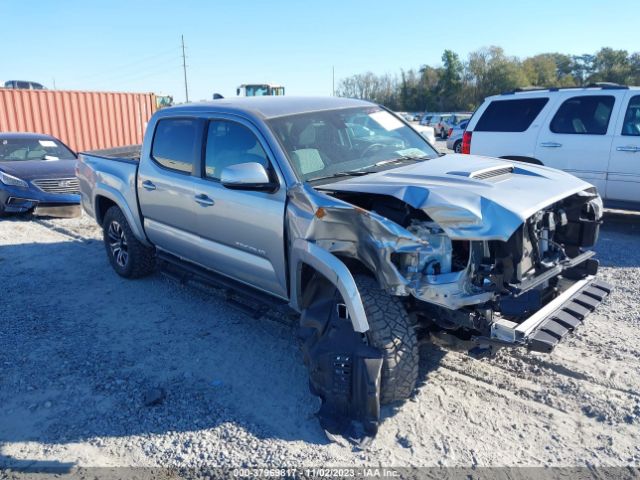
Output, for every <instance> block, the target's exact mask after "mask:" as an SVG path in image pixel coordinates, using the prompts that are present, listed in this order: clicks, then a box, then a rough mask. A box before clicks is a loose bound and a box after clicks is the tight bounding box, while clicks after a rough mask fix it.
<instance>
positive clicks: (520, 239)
mask: <svg viewBox="0 0 640 480" xmlns="http://www.w3.org/2000/svg"><path fill="white" fill-rule="evenodd" d="M332 195H334V196H336V197H337V198H340V199H341V200H345V201H347V202H349V203H352V204H354V205H357V206H359V207H361V208H364V209H366V210H368V211H371V212H372V213H376V214H379V215H381V216H384V217H385V218H387V219H389V220H391V221H393V222H394V223H396V224H398V225H400V226H402V227H403V228H405V229H406V230H407V231H408V232H410V233H411V234H412V235H414V236H415V237H416V238H418V239H420V240H422V241H423V242H424V244H423V245H422V246H421V247H419V248H415V249H413V250H411V249H399V250H398V251H396V252H393V253H391V255H390V260H391V262H392V263H393V264H394V265H395V266H396V268H397V270H398V272H399V273H400V275H402V277H403V278H404V279H405V280H406V288H407V290H408V291H409V292H410V293H411V294H412V295H413V297H415V299H416V300H417V302H414V303H413V309H414V311H417V313H418V315H419V316H424V317H427V319H428V320H429V321H433V322H435V323H436V324H438V326H440V327H442V328H446V329H451V330H457V329H459V328H465V329H472V330H474V331H476V333H477V334H478V335H482V336H484V335H486V336H489V335H490V329H491V323H492V322H493V320H494V315H496V314H497V316H498V317H499V318H508V319H510V320H512V321H516V322H518V321H520V320H523V319H524V318H525V317H526V316H527V315H528V314H530V313H531V312H535V311H537V310H539V309H540V308H541V307H542V306H543V305H544V304H546V303H547V302H548V301H550V300H551V299H553V298H554V297H556V296H557V295H558V293H560V291H562V288H563V285H562V282H561V280H562V279H563V278H567V279H570V280H577V279H580V278H584V277H585V276H587V275H595V274H596V272H597V269H598V262H597V261H596V260H593V259H591V257H592V256H593V252H590V251H585V249H587V248H589V247H591V246H593V245H594V244H595V243H596V241H597V238H598V232H599V227H600V224H601V217H602V204H601V201H600V199H599V197H598V196H597V194H596V193H595V190H593V191H591V192H588V191H584V192H580V193H578V194H575V195H572V196H570V197H568V198H566V199H563V200H562V201H560V202H557V203H555V204H553V205H551V206H549V207H546V208H544V209H543V210H540V211H538V212H536V213H535V214H534V215H532V216H531V217H530V218H528V219H527V220H526V221H525V222H524V223H523V224H522V225H521V226H520V227H519V228H518V229H516V231H515V232H514V233H513V234H512V235H511V237H510V238H509V239H508V240H507V241H506V242H504V241H500V240H489V241H481V240H460V239H456V240H452V239H451V238H450V237H449V235H448V234H447V233H446V232H445V231H444V230H443V229H442V228H441V227H440V226H439V225H438V224H437V223H436V222H434V221H433V220H431V219H430V218H429V217H428V216H427V215H426V214H425V213H424V212H423V211H421V210H418V209H415V208H413V207H411V206H410V205H408V204H406V203H404V202H402V201H400V200H398V199H396V198H393V197H387V196H372V195H353V194H344V193H341V192H335V193H332ZM461 307H462V308H461Z"/></svg>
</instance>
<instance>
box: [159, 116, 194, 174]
mask: <svg viewBox="0 0 640 480" xmlns="http://www.w3.org/2000/svg"><path fill="white" fill-rule="evenodd" d="M197 127H198V125H197V122H196V120H194V119H190V118H170V119H165V120H160V121H159V122H158V125H157V126H156V131H155V134H154V136H153V145H152V148H151V157H152V158H153V159H154V160H155V161H156V163H158V164H160V165H161V166H163V167H165V168H168V169H170V170H174V171H176V172H181V173H189V174H190V173H191V170H192V169H193V164H194V159H195V158H196V155H195V151H196V148H195V146H196V133H197V131H198V128H197Z"/></svg>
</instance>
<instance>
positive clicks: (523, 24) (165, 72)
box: [0, 0, 640, 101]
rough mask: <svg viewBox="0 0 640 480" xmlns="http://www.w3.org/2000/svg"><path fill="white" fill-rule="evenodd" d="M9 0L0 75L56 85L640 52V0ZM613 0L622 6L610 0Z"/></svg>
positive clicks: (326, 91) (293, 79)
mask: <svg viewBox="0 0 640 480" xmlns="http://www.w3.org/2000/svg"><path fill="white" fill-rule="evenodd" d="M608 5H609V4H607V3H606V2H605V3H603V2H602V1H601V0H600V1H592V0H581V1H580V2H578V1H562V0H555V1H547V0H539V1H536V2H525V1H513V0H512V1H491V2H489V1H472V0H456V1H451V0H450V1H442V0H439V1H438V2H433V1H430V0H422V1H414V0H410V1H379V0H370V1H361V0H353V1H349V0H342V1H334V0H324V1H315V2H313V1H308V0H307V1H305V0H300V1H289V0H287V1H285V0H282V1H279V0H272V1H270V2H266V1H257V0H244V1H234V2H232V1H226V0H219V1H213V0H210V1H204V0H202V1H194V0H181V1H177V0H171V1H164V0H156V1H146V0H128V1H123V0H111V1H106V0H105V1H100V0H93V1H91V0H29V1H26V2H21V1H16V0H10V1H9V0H0V6H1V7H2V29H1V30H0V45H2V49H1V52H2V61H1V63H0V65H1V67H0V72H1V73H0V80H2V81H4V80H9V79H20V80H22V79H24V80H33V81H37V82H40V83H43V84H44V85H45V86H47V87H49V88H52V87H53V82H54V79H55V84H56V87H57V88H63V89H77V90H113V91H137V92H148V91H152V92H156V93H166V94H172V95H174V97H175V99H176V100H177V101H183V100H184V83H183V76H182V69H181V62H182V60H181V57H180V53H181V50H180V35H181V34H184V36H185V43H186V45H187V57H188V58H187V65H188V70H187V75H188V78H189V90H190V94H189V96H190V99H191V100H201V99H210V98H211V95H212V94H213V92H220V93H222V94H223V95H225V96H230V95H235V88H236V87H237V86H238V85H239V84H241V83H251V82H273V83H281V84H283V85H285V86H286V88H287V94H289V95H330V94H331V88H332V85H331V82H332V67H335V76H336V83H337V82H338V80H339V79H340V78H343V77H346V76H349V75H352V74H354V73H360V72H365V71H369V70H370V71H373V72H375V73H399V71H400V69H409V68H417V67H419V66H420V65H423V64H429V65H434V66H435V65H439V64H440V63H441V61H440V57H441V55H442V52H443V50H444V49H445V48H449V49H452V50H454V51H456V52H458V53H459V54H460V55H461V56H462V58H465V57H466V55H467V54H468V53H469V52H470V51H473V50H476V49H478V48H481V47H483V46H489V45H499V46H502V47H503V48H504V49H505V51H506V53H507V54H509V55H516V56H520V57H523V56H529V55H533V54H536V53H541V52H553V51H558V52H563V53H572V54H582V53H593V52H595V51H596V50H598V49H599V48H600V47H603V46H609V47H612V48H620V49H626V50H629V51H638V50H640V33H638V31H637V28H636V27H635V26H633V25H632V24H631V23H629V22H630V21H631V19H635V20H634V21H637V20H638V19H640V1H638V0H619V1H617V2H615V8H608ZM612 5H613V4H612Z"/></svg>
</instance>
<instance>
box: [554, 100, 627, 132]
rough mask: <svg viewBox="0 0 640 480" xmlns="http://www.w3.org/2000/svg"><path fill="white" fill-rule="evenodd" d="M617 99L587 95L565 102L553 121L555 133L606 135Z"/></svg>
mask: <svg viewBox="0 0 640 480" xmlns="http://www.w3.org/2000/svg"><path fill="white" fill-rule="evenodd" d="M614 102H615V98H614V97H613V96H611V95H588V96H587V95H585V96H581V97H572V98H569V99H568V100H565V101H564V103H563V104H562V105H560V108H559V109H558V112H557V113H556V115H555V116H554V117H553V120H551V124H550V125H549V128H550V129H551V131H552V132H553V133H569V134H578V135H605V134H606V133H607V127H608V126H609V119H610V118H611V111H612V110H613V104H614Z"/></svg>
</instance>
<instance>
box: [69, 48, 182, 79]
mask: <svg viewBox="0 0 640 480" xmlns="http://www.w3.org/2000/svg"><path fill="white" fill-rule="evenodd" d="M177 53H178V52H176V51H175V48H172V49H170V50H164V51H163V52H161V53H156V54H154V55H148V56H146V57H142V58H140V59H137V60H134V61H131V62H128V63H125V64H121V65H115V66H110V67H109V69H108V70H105V71H100V72H93V73H90V74H87V75H80V76H77V77H75V79H76V80H88V79H92V78H96V77H102V78H110V77H114V76H118V75H120V73H119V72H121V71H122V70H129V69H131V68H132V67H140V65H142V64H148V63H149V62H150V61H151V60H157V59H160V58H162V59H165V60H166V59H168V58H171V59H174V58H178V55H177ZM162 63H164V62H162ZM155 65H158V63H157V62H153V64H152V65H146V66H147V67H149V66H155Z"/></svg>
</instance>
